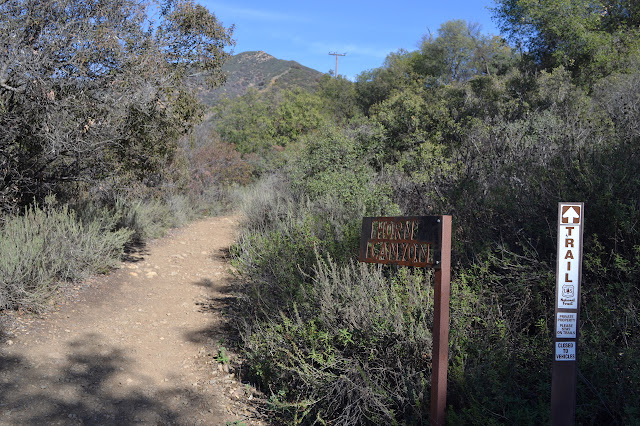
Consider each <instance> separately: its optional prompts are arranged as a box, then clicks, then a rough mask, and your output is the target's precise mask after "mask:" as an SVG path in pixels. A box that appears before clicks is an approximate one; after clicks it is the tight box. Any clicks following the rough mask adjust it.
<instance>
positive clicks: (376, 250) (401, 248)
mask: <svg viewBox="0 0 640 426" xmlns="http://www.w3.org/2000/svg"><path fill="white" fill-rule="evenodd" d="M361 235H362V236H361V239H360V262H368V263H382V264H395V265H404V266H416V267H421V268H424V267H432V268H440V260H441V251H442V247H441V241H442V217H441V216H406V217H365V218H363V219H362V234H361Z"/></svg>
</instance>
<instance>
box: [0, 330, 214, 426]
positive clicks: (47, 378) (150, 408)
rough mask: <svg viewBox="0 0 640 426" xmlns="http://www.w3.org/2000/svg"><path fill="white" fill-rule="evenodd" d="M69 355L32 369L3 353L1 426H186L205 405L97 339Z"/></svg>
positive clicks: (72, 347)
mask: <svg viewBox="0 0 640 426" xmlns="http://www.w3.org/2000/svg"><path fill="white" fill-rule="evenodd" d="M14 352H15V350H14ZM65 352H66V353H67V354H66V355H59V354H47V356H46V357H45V358H46V359H44V360H38V364H36V365H32V364H31V363H30V362H29V361H28V360H27V359H25V358H23V357H22V356H20V355H16V354H15V353H9V351H7V350H6V349H2V350H0V423H1V424H26V425H42V424H53V423H55V424H95V425H98V424H99V425H122V424H131V423H137V422H142V423H150V424H173V423H181V424H184V423H193V421H192V420H190V419H189V418H188V417H189V411H190V410H191V411H193V407H194V405H201V404H203V403H204V401H202V400H201V398H200V397H199V396H198V395H197V394H194V393H193V392H192V391H190V390H188V389H181V388H175V387H170V386H166V387H162V388H161V389H160V388H158V387H157V386H153V385H152V383H151V381H150V380H149V379H148V378H145V377H142V376H139V375H136V373H135V366H133V365H132V362H131V360H130V359H129V358H128V357H127V356H126V354H124V353H123V352H122V351H121V350H119V349H117V348H114V347H110V346H107V345H106V344H103V343H102V342H100V341H99V338H98V337H97V336H96V335H95V334H86V335H85V336H83V338H82V339H78V340H76V341H73V342H71V343H69V345H68V348H67V350H66V351H65Z"/></svg>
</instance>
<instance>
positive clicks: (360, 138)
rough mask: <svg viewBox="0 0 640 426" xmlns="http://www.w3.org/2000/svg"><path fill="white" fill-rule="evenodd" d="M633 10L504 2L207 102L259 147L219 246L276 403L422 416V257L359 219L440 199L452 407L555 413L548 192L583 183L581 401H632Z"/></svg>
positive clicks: (420, 210) (638, 251)
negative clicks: (329, 69)
mask: <svg viewBox="0 0 640 426" xmlns="http://www.w3.org/2000/svg"><path fill="white" fill-rule="evenodd" d="M559 10H563V11H570V12H571V13H569V14H567V13H559V12H558V11H559ZM638 13H639V10H638V9H637V7H635V6H632V5H631V3H628V2H605V1H600V2H592V1H589V2H575V1H571V2H569V1H568V0H567V1H559V2H558V1H554V2H551V1H542V2H535V3H532V2H527V1H524V0H522V1H518V0H515V1H506V0H505V1H499V2H497V7H496V9H495V14H496V17H497V18H498V20H499V22H500V24H501V27H502V29H503V31H504V33H505V34H507V35H508V36H509V39H507V40H505V39H503V38H500V37H496V36H491V35H486V34H483V33H482V32H481V30H480V28H479V27H478V26H477V25H475V24H472V23H468V22H464V21H449V22H446V23H444V24H443V25H442V26H441V27H440V29H439V30H438V32H437V34H433V35H425V36H424V37H423V38H422V40H421V43H420V47H419V49H418V50H415V51H398V52H394V53H390V54H389V55H388V57H387V59H386V61H385V63H384V65H383V66H382V67H380V68H377V69H373V70H369V71H366V72H364V73H362V74H361V75H359V76H358V78H357V81H355V82H350V81H347V80H345V79H344V78H341V77H339V78H335V79H329V78H328V77H326V78H325V79H324V80H323V81H322V82H321V83H320V86H319V87H318V89H317V90H315V91H313V92H305V91H289V92H280V93H277V94H275V93H259V92H256V91H253V92H248V93H247V94H245V95H244V96H241V97H239V98H237V99H235V100H233V101H230V102H226V103H221V104H219V105H216V106H215V108H214V110H213V121H212V123H213V125H214V126H215V129H216V132H217V133H218V134H219V135H220V137H221V138H222V140H224V141H226V142H229V143H233V144H235V146H236V148H237V149H238V150H239V151H240V152H242V153H245V154H247V155H257V158H259V159H260V160H259V163H257V164H258V165H257V168H256V170H258V171H259V173H260V174H261V180H260V181H259V183H258V184H257V186H256V187H255V190H254V191H255V193H254V194H253V197H251V198H250V200H249V201H247V202H246V203H245V207H244V209H245V214H246V218H247V219H246V223H245V228H244V231H243V233H242V236H241V238H240V240H239V242H238V244H237V245H236V246H235V247H234V250H233V255H234V258H235V263H236V266H237V268H238V270H239V271H240V273H241V276H242V277H243V278H244V280H245V281H244V282H245V285H244V288H243V290H242V296H243V300H244V302H245V303H244V305H243V306H244V315H242V316H241V320H240V321H239V327H240V330H241V332H242V335H243V339H244V342H243V348H244V350H245V353H246V356H247V363H248V369H249V372H250V377H251V378H252V379H253V380H254V381H256V382H257V383H259V384H261V386H262V387H263V389H264V390H265V391H267V392H269V393H270V395H271V398H270V400H269V403H268V406H269V408H270V410H271V412H272V414H273V415H274V416H275V417H276V418H280V419H284V420H285V421H286V422H292V423H303V424H345V425H347V424H396V423H397V424H425V423H428V422H429V395H430V394H429V391H430V389H429V387H430V369H431V359H430V357H431V349H432V340H431V329H432V322H433V318H432V316H433V296H432V291H433V289H432V284H431V283H432V278H431V277H430V275H429V273H428V272H424V271H421V270H413V269H407V268H395V267H376V266H363V265H360V264H358V263H357V261H356V259H357V252H358V240H359V233H360V222H361V218H362V216H364V215H400V214H403V215H422V214H451V215H452V216H453V224H454V250H453V259H454V271H453V284H452V295H451V297H452V300H451V336H450V362H449V393H448V409H447V416H448V419H449V422H451V424H482V425H486V424H548V423H549V422H550V392H551V390H550V389H551V364H552V359H553V354H552V348H553V344H552V338H553V332H554V319H553V306H554V298H555V295H554V291H555V256H556V253H555V250H556V241H555V238H556V235H555V234H556V230H555V226H556V217H557V203H558V202H559V201H584V203H585V214H586V219H585V223H586V225H585V239H584V262H583V286H582V310H581V335H580V343H579V345H580V346H579V362H578V366H579V385H578V395H577V401H578V407H577V419H576V422H577V423H578V424H634V423H637V422H639V421H640V417H639V416H640V411H639V407H640V406H639V405H638V401H639V400H640V386H639V385H638V383H639V382H638V380H640V366H639V364H638V359H640V358H639V355H640V334H639V332H640V311H639V310H638V304H637V300H640V299H639V297H640V286H639V285H638V283H640V267H639V265H640V263H639V261H640V235H639V234H638V229H637V223H638V221H639V220H640V210H639V209H640V205H639V204H638V200H639V199H640V192H639V189H638V188H640V186H639V183H640V182H639V179H640V178H639V176H640V162H639V158H638V156H639V154H640V152H639V151H638V146H639V145H638V142H639V138H640V133H639V132H638V127H637V125H636V123H637V122H638V119H639V118H640V109H639V108H638V105H640V74H639V73H638V71H637V70H638V64H639V59H640V57H639V56H638V52H639V50H638V46H639V44H638V43H639V42H640V33H639V32H638V30H637V28H638V27H637V21H638V19H639V18H638ZM612 46H615V48H613V47H612Z"/></svg>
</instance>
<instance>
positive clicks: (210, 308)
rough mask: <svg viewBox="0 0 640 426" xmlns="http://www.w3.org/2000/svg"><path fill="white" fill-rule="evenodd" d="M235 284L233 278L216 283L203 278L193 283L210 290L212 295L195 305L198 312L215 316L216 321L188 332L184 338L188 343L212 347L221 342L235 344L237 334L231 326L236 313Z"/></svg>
mask: <svg viewBox="0 0 640 426" xmlns="http://www.w3.org/2000/svg"><path fill="white" fill-rule="evenodd" d="M235 282H236V281H235V280H234V278H224V279H222V280H221V282H218V283H215V282H214V281H213V280H211V279H208V278H204V279H201V280H198V281H195V282H194V283H193V285H196V286H199V287H205V288H208V289H211V290H212V293H213V294H212V295H210V296H208V297H207V298H206V299H205V300H203V301H200V302H197V303H196V305H198V311H199V312H203V313H212V314H215V315H213V316H212V317H214V318H216V319H217V320H212V321H211V322H210V323H209V324H208V325H207V326H206V327H204V328H201V329H199V330H192V331H189V332H188V333H187V334H186V335H185V337H186V338H187V339H188V340H189V341H190V342H193V343H201V344H205V345H207V344H209V345H212V344H215V343H217V342H219V341H221V340H224V341H225V342H227V343H229V342H237V340H238V333H237V330H236V328H235V327H234V325H233V323H234V320H235V315H236V312H238V307H237V306H238V300H237V297H236V295H235V294H234V293H233V288H234V283H235ZM214 288H215V292H214V291H213V290H214Z"/></svg>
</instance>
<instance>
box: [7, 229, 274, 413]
mask: <svg viewBox="0 0 640 426" xmlns="http://www.w3.org/2000/svg"><path fill="white" fill-rule="evenodd" d="M236 222H237V219H236V218H235V217H217V218H209V219H205V220H201V221H199V222H196V223H193V224H191V225H190V226H188V227H186V228H183V229H180V230H176V231H173V232H172V233H171V235H169V236H168V237H166V238H163V239H160V240H157V241H154V242H152V243H150V244H149V245H148V246H147V247H146V248H145V249H144V251H143V252H141V253H138V254H136V255H134V256H132V258H131V259H130V260H129V261H127V262H123V264H122V268H121V269H119V270H117V271H115V272H114V273H112V274H110V275H109V276H103V277H96V278H93V279H91V280H88V281H87V282H86V283H83V284H82V285H81V286H80V287H81V288H79V289H77V290H75V291H73V294H71V295H70V296H71V297H70V298H69V299H68V300H67V301H65V302H63V303H62V304H60V305H59V306H57V307H56V308H55V309H54V310H52V312H50V313H48V314H46V315H45V316H44V317H43V318H38V319H35V318H30V317H28V316H24V317H22V318H17V319H15V321H14V322H13V325H12V326H11V327H10V328H9V331H8V332H7V334H6V335H5V336H4V338H3V339H1V340H3V341H0V424H3V425H4V424H20V425H24V424H26V425H42V424H65V425H66V424H99V425H126V424H136V423H141V424H153V425H156V424H188V425H192V424H205V425H226V424H242V423H244V424H246V425H254V424H263V423H261V422H260V421H259V420H257V417H256V415H255V408H254V407H253V406H252V402H254V401H255V399H256V398H255V397H254V395H255V391H254V390H253V389H252V388H251V387H249V386H248V385H244V384H242V383H240V382H239V379H238V377H237V376H236V375H234V374H232V373H229V370H228V368H229V364H223V363H219V362H218V361H216V359H215V358H216V356H218V354H219V353H218V350H219V348H220V346H223V345H224V342H225V341H226V342H227V343H228V341H229V339H230V338H232V337H231V335H232V333H229V331H228V329H227V328H226V320H225V312H227V308H228V306H229V303H230V302H231V300H232V296H231V295H230V294H229V290H230V285H231V284H232V278H231V275H230V273H229V265H228V260H227V258H226V253H227V249H228V247H229V246H230V245H231V244H232V242H233V238H234V232H235V227H236ZM234 422H235V423H234Z"/></svg>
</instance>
